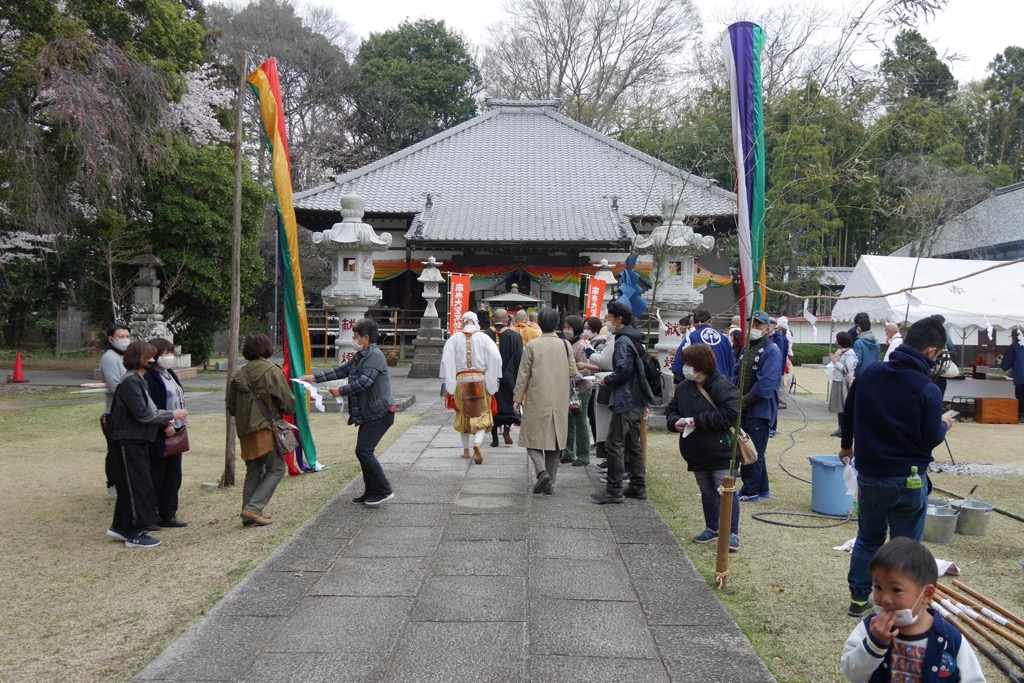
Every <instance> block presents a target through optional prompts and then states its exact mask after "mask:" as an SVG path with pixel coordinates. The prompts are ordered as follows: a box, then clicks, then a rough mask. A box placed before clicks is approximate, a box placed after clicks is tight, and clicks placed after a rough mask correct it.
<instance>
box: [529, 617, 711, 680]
mask: <svg viewBox="0 0 1024 683" xmlns="http://www.w3.org/2000/svg"><path fill="white" fill-rule="evenodd" d="M569 634H571V637H568V636H569ZM530 653H531V654H534V655H566V656H582V657H625V658H635V659H654V658H656V657H657V656H658V650H657V649H656V648H655V646H654V639H653V638H652V637H651V634H650V631H648V628H647V623H646V622H645V621H644V617H643V613H642V612H641V611H640V605H638V604H637V603H635V602H587V601H584V600H552V599H548V598H538V599H536V600H534V599H533V598H531V599H530ZM690 680H700V679H690Z"/></svg>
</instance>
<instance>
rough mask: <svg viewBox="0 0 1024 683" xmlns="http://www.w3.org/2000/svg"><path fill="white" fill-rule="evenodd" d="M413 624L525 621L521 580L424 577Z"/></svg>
mask: <svg viewBox="0 0 1024 683" xmlns="http://www.w3.org/2000/svg"><path fill="white" fill-rule="evenodd" d="M412 620H413V621H458V622H467V621H486V622H497V621H513V622H525V621H526V578H525V577H523V576H428V577H427V578H426V581H424V583H423V589H422V590H421V591H420V594H419V598H418V599H417V600H416V607H415V608H414V609H413V613H412Z"/></svg>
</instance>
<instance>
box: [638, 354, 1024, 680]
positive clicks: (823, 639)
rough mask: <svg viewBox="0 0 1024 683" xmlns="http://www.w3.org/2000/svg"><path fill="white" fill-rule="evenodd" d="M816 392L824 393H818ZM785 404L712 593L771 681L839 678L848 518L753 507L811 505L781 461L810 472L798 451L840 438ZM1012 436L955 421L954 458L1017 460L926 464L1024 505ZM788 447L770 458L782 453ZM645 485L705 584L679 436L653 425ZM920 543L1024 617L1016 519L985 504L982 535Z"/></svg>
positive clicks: (848, 622)
mask: <svg viewBox="0 0 1024 683" xmlns="http://www.w3.org/2000/svg"><path fill="white" fill-rule="evenodd" d="M819 374H820V373H819ZM801 382H804V378H803V376H801ZM812 384H813V382H812ZM822 385H823V383H822ZM813 390H814V388H812V389H811V391H813ZM822 390H823V386H822ZM819 397H820V398H821V399H822V400H824V395H823V394H821V395H820V396H819ZM794 412H795V411H794V410H792V409H791V410H788V411H785V412H783V413H782V414H781V416H780V417H781V418H782V420H783V421H782V422H780V427H779V435H778V436H777V437H775V438H773V439H770V440H769V444H768V463H769V470H768V471H769V480H770V482H771V491H772V499H771V500H769V501H762V502H759V503H756V504H747V503H744V504H743V505H742V507H741V517H740V541H741V551H740V552H739V553H734V554H732V555H731V557H730V560H731V561H730V564H729V576H728V587H727V588H726V589H725V590H722V591H716V593H717V595H718V596H719V598H720V599H721V600H722V603H723V604H724V605H725V607H726V609H728V610H729V613H730V614H731V615H732V616H733V618H734V619H735V620H736V622H737V623H738V624H739V625H740V628H742V629H743V631H744V633H746V634H747V636H748V637H749V638H750V641H751V642H752V643H753V645H754V648H755V650H756V651H757V653H758V654H759V655H760V656H761V658H762V659H763V660H764V661H765V662H766V663H767V664H768V666H769V668H770V669H771V670H772V673H773V674H774V675H775V676H776V678H778V680H779V681H785V682H787V683H788V682H793V683H796V682H798V681H806V682H808V683H828V682H830V681H843V680H845V678H844V677H843V676H842V673H841V672H840V670H839V657H840V655H841V654H842V648H843V642H844V641H845V640H846V638H847V636H848V635H849V634H850V631H851V630H852V629H853V627H854V626H855V625H856V621H855V620H854V619H853V618H851V617H849V616H847V615H846V607H847V605H848V604H849V600H850V597H849V592H848V589H847V585H846V573H847V570H848V568H849V562H850V555H849V554H848V553H842V552H837V551H834V550H832V548H833V547H834V546H838V545H840V544H842V543H843V542H845V541H847V540H849V539H851V538H854V537H855V536H856V533H857V529H856V523H855V522H851V523H848V524H844V525H841V526H836V527H832V528H825V529H801V528H793V527H784V526H777V525H772V524H767V523H764V522H761V521H757V520H755V519H753V518H752V516H751V515H752V514H754V513H760V512H767V511H792V512H805V513H809V512H811V509H810V502H811V486H810V485H809V484H807V483H804V482H802V481H799V480H798V479H795V478H793V477H792V476H789V475H788V474H786V473H785V472H784V471H783V469H782V467H783V466H784V467H785V469H787V470H789V471H790V472H792V473H793V474H794V475H796V476H798V477H802V478H804V479H808V480H810V479H811V469H810V464H809V462H808V460H807V457H808V456H810V455H816V454H835V453H836V450H837V449H838V446H839V440H838V439H836V438H831V437H830V436H829V434H830V433H831V432H832V430H833V429H835V424H834V423H833V422H812V423H809V424H808V425H807V426H806V427H805V428H803V429H800V428H801V427H803V426H804V423H803V422H802V421H800V420H798V419H797V420H794V418H799V417H800V416H799V413H797V414H795V415H794ZM796 430H800V431H796ZM794 432H795V433H794ZM791 433H793V434H792V439H791V438H790V436H789V435H790V434H791ZM1022 436H1024V426H1021V425H984V424H975V423H973V422H967V423H957V424H956V425H955V426H954V428H953V430H952V431H951V432H950V434H949V438H948V440H949V444H950V447H951V449H952V451H953V454H954V457H955V458H956V461H957V463H960V464H963V463H1004V464H1013V465H1018V466H1020V467H1019V468H1018V469H1017V473H1016V474H999V475H993V476H969V475H955V474H935V475H932V481H933V483H934V485H935V486H937V487H939V488H942V489H946V490H949V491H953V492H956V493H959V494H960V495H964V494H966V493H967V492H968V491H969V490H970V488H971V487H972V486H974V485H975V484H978V489H977V491H976V492H975V494H974V498H976V499H978V500H983V501H985V502H989V503H992V504H994V505H996V506H997V507H1000V508H1002V509H1004V510H1009V511H1012V512H1015V513H1017V514H1022V513H1024V509H1022V508H1024V503H1022V500H1024V499H1022V498H1021V495H1020V491H1021V489H1022V486H1024V474H1022V472H1024V462H1022V461H1021V458H1020V454H1021V452H1022V449H1021V446H1020V440H1021V437H1022ZM787 447H788V450H786V452H785V453H784V454H783V455H782V465H781V466H780V462H779V460H780V453H781V452H782V451H783V449H786V448H787ZM935 456H936V459H937V460H938V461H939V462H945V463H948V462H949V455H948V454H947V452H946V449H945V447H940V448H939V449H936V451H935ZM648 487H649V488H648V491H649V493H650V496H651V501H652V503H653V504H654V505H655V507H657V509H658V510H659V511H660V512H661V515H662V517H663V518H664V519H665V521H666V522H667V523H668V525H669V526H670V527H671V529H672V530H673V532H675V534H676V535H677V536H678V537H679V539H680V543H681V544H682V546H683V549H684V550H685V551H686V552H687V554H688V555H689V557H690V559H691V560H692V561H693V563H694V565H695V566H696V567H697V570H698V571H699V572H700V574H701V575H702V576H704V577H705V579H707V581H708V584H709V585H712V586H713V585H714V570H715V547H714V544H708V545H706V546H703V545H697V544H694V543H692V542H691V540H690V539H691V538H692V537H693V536H695V535H696V534H698V533H700V531H701V530H703V528H704V522H703V515H702V513H701V507H700V494H699V491H698V489H697V484H696V482H695V481H694V479H693V474H692V473H691V472H687V471H686V464H685V462H683V459H682V457H681V456H680V455H679V449H678V435H671V434H668V433H665V432H657V433H655V432H653V431H652V432H651V434H650V437H649V441H648ZM769 519H773V520H776V521H782V522H786V523H793V524H815V523H818V522H817V520H814V519H809V518H800V517H771V518H769ZM930 549H931V550H932V552H933V553H934V554H935V555H936V557H938V558H940V559H945V560H952V561H954V562H956V563H957V565H958V566H959V567H960V569H961V571H962V572H963V575H962V576H961V577H960V579H961V580H962V581H963V582H964V583H966V584H967V585H968V586H971V587H972V588H974V589H975V590H978V591H980V592H981V593H982V594H984V595H986V596H987V597H989V598H991V599H992V600H995V601H996V602H998V603H1000V604H1001V605H1003V606H1004V607H1006V608H1007V609H1009V610H1011V611H1012V612H1014V613H1015V614H1018V615H1024V581H1022V576H1021V567H1020V565H1019V563H1018V562H1019V559H1020V557H1021V556H1022V555H1024V523H1021V522H1018V521H1016V520H1013V519H1010V518H1008V517H1005V516H1003V515H999V514H993V515H992V517H991V519H990V520H989V525H988V532H987V534H986V535H985V536H983V537H973V536H963V535H959V534H958V535H956V536H955V538H954V540H953V542H952V543H950V544H948V545H936V544H932V545H930ZM949 581H950V580H949V579H948V578H947V579H942V580H941V583H943V584H945V585H948V586H950V587H952V583H950V582H949ZM978 657H979V659H980V660H981V661H982V666H983V667H985V671H986V675H987V676H988V680H990V681H1000V680H1005V677H1004V676H1003V674H1001V673H999V672H998V670H997V669H995V667H993V666H992V665H991V664H990V663H989V662H988V661H987V660H986V659H985V658H984V656H982V655H981V654H980V653H978ZM1004 659H1005V658H1004Z"/></svg>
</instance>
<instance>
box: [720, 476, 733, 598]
mask: <svg viewBox="0 0 1024 683" xmlns="http://www.w3.org/2000/svg"><path fill="white" fill-rule="evenodd" d="M718 493H719V495H721V497H722V500H721V502H720V505H719V507H718V555H717V556H716V557H715V587H717V588H719V589H723V590H724V589H725V588H726V587H727V586H728V585H729V537H730V535H731V533H730V531H729V530H730V529H732V497H733V496H735V495H736V480H735V479H734V478H733V477H722V486H721V487H720V488H719V489H718Z"/></svg>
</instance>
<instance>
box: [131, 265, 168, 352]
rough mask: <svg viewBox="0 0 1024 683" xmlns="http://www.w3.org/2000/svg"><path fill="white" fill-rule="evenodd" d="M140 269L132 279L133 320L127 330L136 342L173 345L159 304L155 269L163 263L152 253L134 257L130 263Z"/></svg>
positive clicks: (161, 305)
mask: <svg viewBox="0 0 1024 683" xmlns="http://www.w3.org/2000/svg"><path fill="white" fill-rule="evenodd" d="M130 263H131V264H132V265H137V266H138V267H139V274H138V275H137V276H136V277H135V300H134V305H133V306H132V318H131V322H129V323H128V326H129V327H130V328H131V330H132V337H134V338H135V339H155V338H157V337H163V338H164V339H166V340H168V341H170V342H172V343H173V342H174V335H173V334H171V331H170V330H168V329H167V325H166V323H165V322H164V305H163V304H162V303H160V278H159V277H158V274H157V268H162V267H163V266H164V262H163V261H161V260H160V258H159V257H158V256H156V254H154V253H153V252H151V251H144V252H142V253H140V254H136V255H135V257H134V258H133V259H132V260H131V261H130Z"/></svg>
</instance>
